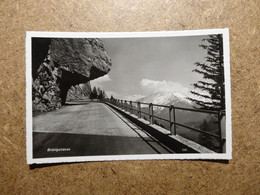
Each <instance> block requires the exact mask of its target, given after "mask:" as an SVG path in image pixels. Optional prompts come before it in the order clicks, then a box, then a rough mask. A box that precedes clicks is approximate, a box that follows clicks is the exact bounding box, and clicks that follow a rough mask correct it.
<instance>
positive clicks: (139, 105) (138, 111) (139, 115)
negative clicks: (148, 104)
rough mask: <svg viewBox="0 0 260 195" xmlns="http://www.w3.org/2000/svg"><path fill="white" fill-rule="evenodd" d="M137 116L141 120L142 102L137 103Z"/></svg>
mask: <svg viewBox="0 0 260 195" xmlns="http://www.w3.org/2000/svg"><path fill="white" fill-rule="evenodd" d="M137 115H138V118H141V104H140V102H137Z"/></svg>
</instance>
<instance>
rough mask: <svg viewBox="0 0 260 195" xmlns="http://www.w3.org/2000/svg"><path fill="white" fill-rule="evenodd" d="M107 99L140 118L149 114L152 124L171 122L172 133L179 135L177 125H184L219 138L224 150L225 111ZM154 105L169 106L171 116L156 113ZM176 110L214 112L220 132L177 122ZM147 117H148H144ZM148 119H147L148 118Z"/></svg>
mask: <svg viewBox="0 0 260 195" xmlns="http://www.w3.org/2000/svg"><path fill="white" fill-rule="evenodd" d="M105 101H107V102H110V103H112V104H113V105H115V106H117V107H119V108H121V109H123V110H125V111H128V112H129V113H130V114H134V115H136V116H137V117H138V118H142V114H143V115H147V116H148V121H149V123H150V124H151V125H152V124H154V123H155V119H159V120H162V121H166V122H168V123H169V130H170V132H171V134H172V135H177V126H180V127H184V128H187V129H190V130H192V131H196V132H199V133H202V134H204V135H207V136H210V137H214V138H216V139H218V140H219V143H220V144H219V145H220V151H221V152H222V148H223V145H224V144H225V139H223V138H222V135H221V119H222V117H223V116H224V115H225V112H224V111H211V110H203V109H191V108H182V107H176V106H174V105H160V104H152V103H144V102H139V101H138V102H136V101H127V100H118V99H106V100H105ZM142 105H145V106H146V107H145V108H146V110H147V107H148V112H145V111H144V109H143V110H142ZM154 107H159V108H167V109H168V113H169V118H168V119H165V118H162V117H159V116H156V115H155V114H154ZM176 110H183V111H190V112H200V113H206V114H213V115H216V116H217V119H218V129H219V133H218V134H213V133H210V132H207V131H204V130H201V129H198V128H195V127H191V126H188V125H184V124H181V123H178V122H176ZM144 119H146V118H144ZM146 120H147V119H146Z"/></svg>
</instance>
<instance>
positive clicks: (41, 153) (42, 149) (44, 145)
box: [33, 102, 171, 158]
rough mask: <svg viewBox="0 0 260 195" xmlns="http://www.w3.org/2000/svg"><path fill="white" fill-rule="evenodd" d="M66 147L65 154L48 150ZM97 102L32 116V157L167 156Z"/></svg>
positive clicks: (156, 145) (75, 103) (155, 142)
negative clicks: (162, 154) (161, 154)
mask: <svg viewBox="0 0 260 195" xmlns="http://www.w3.org/2000/svg"><path fill="white" fill-rule="evenodd" d="M53 148H54V149H60V148H65V149H66V151H57V150H56V151H52V150H50V149H53ZM169 152H171V151H169V150H168V149H167V148H166V147H164V146H163V145H161V144H160V143H158V142H157V141H156V140H155V139H153V138H152V137H150V136H149V134H147V133H145V132H144V131H143V130H141V129H140V128H138V127H137V126H136V125H135V124H133V123H131V122H130V121H128V120H127V119H126V118H124V117H123V116H121V115H120V114H119V113H117V112H116V111H114V110H113V109H112V108H111V107H109V106H108V105H106V104H103V103H100V102H74V103H71V104H70V105H67V106H64V107H63V108H61V109H59V110H56V111H53V112H48V113H44V114H42V115H38V116H35V117H33V157H34V158H42V157H57V156H88V155H118V154H156V153H169Z"/></svg>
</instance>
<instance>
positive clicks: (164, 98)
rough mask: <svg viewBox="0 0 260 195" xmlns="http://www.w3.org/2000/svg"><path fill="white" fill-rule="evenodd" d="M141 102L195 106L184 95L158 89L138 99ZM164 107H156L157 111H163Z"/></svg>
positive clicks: (184, 106) (186, 106)
mask: <svg viewBox="0 0 260 195" xmlns="http://www.w3.org/2000/svg"><path fill="white" fill-rule="evenodd" d="M138 101H140V102H144V103H153V104H161V105H174V106H176V107H183V108H193V106H192V102H191V101H189V100H188V99H187V98H186V97H185V96H184V95H182V94H180V93H177V92H173V91H158V92H155V93H152V94H150V95H148V96H145V97H143V98H140V99H138ZM163 109H164V108H161V107H156V108H155V111H157V112H159V111H162V110H163Z"/></svg>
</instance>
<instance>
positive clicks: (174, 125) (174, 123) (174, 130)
mask: <svg viewBox="0 0 260 195" xmlns="http://www.w3.org/2000/svg"><path fill="white" fill-rule="evenodd" d="M172 112H173V127H174V128H173V135H176V134H177V129H176V112H175V108H174V106H172Z"/></svg>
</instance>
